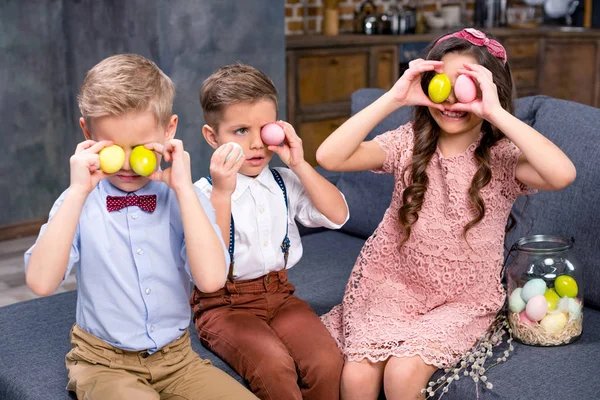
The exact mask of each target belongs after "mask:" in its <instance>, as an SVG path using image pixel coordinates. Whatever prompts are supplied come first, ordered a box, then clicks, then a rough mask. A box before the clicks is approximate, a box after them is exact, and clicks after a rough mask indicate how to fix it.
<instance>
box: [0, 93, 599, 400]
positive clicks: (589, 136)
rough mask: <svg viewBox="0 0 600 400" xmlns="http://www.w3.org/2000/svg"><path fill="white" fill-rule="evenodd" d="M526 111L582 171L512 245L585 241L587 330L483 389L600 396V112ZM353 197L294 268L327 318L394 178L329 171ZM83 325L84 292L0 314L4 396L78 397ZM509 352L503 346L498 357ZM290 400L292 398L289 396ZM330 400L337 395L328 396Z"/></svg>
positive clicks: (552, 398) (461, 394) (454, 392)
mask: <svg viewBox="0 0 600 400" xmlns="http://www.w3.org/2000/svg"><path fill="white" fill-rule="evenodd" d="M381 93H382V91H380V90H378V89H363V90H359V91H358V92H356V93H355V94H354V95H353V97H352V111H353V112H356V111H358V110H360V109H361V108H363V107H364V106H366V105H367V104H369V103H371V102H372V101H373V100H375V99H376V98H377V97H378V96H379V95H381ZM517 115H518V117H519V118H521V119H523V120H524V121H526V122H527V123H529V124H531V125H533V126H534V127H535V128H537V129H538V130H539V131H540V132H542V133H543V134H545V135H547V136H548V137H549V138H550V139H551V140H552V141H554V142H555V143H556V144H557V145H559V146H560V147H561V148H562V149H563V150H564V151H565V152H566V153H567V154H568V155H569V156H570V157H571V159H572V160H573V162H574V163H575V165H576V166H577V173H578V175H577V180H576V182H575V183H574V184H573V185H571V186H570V187H569V188H568V189H566V190H564V191H561V192H556V193H539V194H537V195H535V196H531V197H529V198H528V199H525V198H523V199H521V200H520V201H518V202H517V204H516V205H515V207H514V210H513V211H514V213H515V215H516V216H517V219H518V221H519V223H518V225H517V227H516V229H515V230H513V231H512V232H511V233H510V234H509V235H508V237H507V240H506V245H507V246H510V245H511V244H512V243H514V241H515V240H516V239H517V238H519V237H521V236H525V235H529V234H537V233H547V234H563V235H567V236H574V237H575V240H576V242H575V252H576V255H577V256H578V258H579V260H580V261H581V262H582V264H584V266H585V305H586V308H585V311H584V316H585V318H584V330H583V335H582V337H581V339H580V340H579V341H578V342H576V343H574V344H571V345H568V346H563V347H554V348H539V347H529V346H523V345H519V344H516V345H515V351H514V353H513V355H511V357H510V358H509V360H508V361H507V362H506V363H504V364H501V365H499V366H497V367H496V368H494V369H492V370H491V371H490V372H489V373H488V377H489V380H490V381H491V382H492V383H493V384H494V388H493V389H492V390H487V389H483V388H482V387H481V386H480V387H479V389H478V391H479V398H481V399H544V400H565V399H600V379H599V378H598V375H597V374H598V371H600V311H598V310H599V309H600V265H599V264H600V261H599V260H600V245H599V242H598V238H599V237H600V216H599V214H600V213H599V212H598V211H599V210H600V196H599V195H598V193H599V192H598V188H599V187H600V163H599V162H598V160H599V158H598V155H597V154H598V153H599V152H600V134H599V133H598V132H597V129H599V127H600V111H599V110H598V109H595V108H592V107H588V106H584V105H581V104H576V103H572V102H567V101H562V100H556V99H552V98H548V97H544V96H535V97H528V98H523V99H519V100H518V102H517ZM409 119H410V110H399V111H398V112H396V113H395V114H393V115H392V116H390V117H389V118H387V119H386V120H385V121H383V122H382V123H381V124H380V125H379V126H377V127H376V129H375V130H374V131H373V132H372V133H371V135H375V134H378V133H382V132H384V131H386V130H389V129H393V128H395V127H397V126H399V125H400V124H403V123H405V122H406V121H408V120H409ZM324 173H325V174H326V175H327V176H328V178H329V179H330V180H332V181H333V182H335V183H336V185H337V186H338V187H339V188H340V190H342V191H343V192H344V194H345V195H346V198H347V200H348V203H349V206H350V212H351V219H350V221H349V222H348V223H347V224H346V225H345V226H344V228H343V229H341V230H340V231H327V230H306V231H304V233H303V243H304V248H305V250H304V257H303V259H302V261H301V263H300V264H299V265H297V266H296V267H294V268H293V269H292V270H291V272H290V275H291V277H290V279H291V281H292V282H293V283H294V284H295V285H296V287H297V294H298V295H299V296H300V297H302V298H304V299H306V300H307V301H309V302H310V304H311V305H312V307H313V308H314V309H315V311H316V312H317V313H319V314H322V313H324V312H327V311H328V310H329V309H330V308H331V307H332V306H333V305H335V304H337V303H339V302H340V301H341V299H342V296H343V293H344V288H345V284H346V280H347V278H348V276H349V274H350V271H351V269H352V266H353V264H354V261H355V260H356V257H357V256H358V253H359V251H360V249H361V247H362V244H363V242H364V240H365V239H366V238H367V237H368V236H369V235H370V234H371V232H373V230H374V229H375V227H376V226H377V224H378V223H379V221H380V220H381V217H382V215H383V213H384V211H385V209H386V208H387V206H388V203H389V201H390V198H391V193H392V185H393V180H392V177H391V176H385V175H375V174H372V173H370V172H356V173H342V174H337V173H328V172H324ZM74 320H75V293H74V292H71V293H64V294H59V295H54V296H51V297H48V298H43V299H37V300H32V301H28V302H24V303H20V304H14V305H11V306H7V307H3V308H0V338H1V342H0V343H1V345H0V399H2V400H5V399H6V400H13V399H14V400H34V399H40V400H42V399H43V400H48V399H69V398H72V397H71V395H70V394H69V393H68V392H67V391H66V390H65V386H66V383H67V372H66V370H65V366H64V356H65V354H66V353H67V352H68V351H69V338H68V336H69V330H70V327H71V325H72V324H73V323H74ZM193 346H194V348H195V349H196V351H197V352H198V353H199V354H200V355H201V356H202V357H205V358H209V359H211V360H212V361H213V363H214V364H215V365H216V366H218V367H219V368H222V369H224V370H225V371H227V372H228V373H230V374H232V375H233V376H235V377H236V378H237V379H240V378H239V376H237V375H236V374H235V373H234V372H233V371H232V370H231V369H230V368H229V367H228V366H227V365H225V364H224V363H223V362H222V361H221V360H219V359H218V358H217V357H216V356H214V355H213V354H211V353H210V352H209V351H207V350H206V349H204V348H203V347H202V346H201V345H200V343H199V341H198V340H197V338H196V337H195V335H194V336H193ZM501 350H503V349H502V348H500V349H497V351H498V352H500V351H501ZM444 398H445V399H448V400H451V399H458V400H464V399H474V398H476V388H475V385H474V383H473V382H472V381H470V380H468V379H465V378H463V379H461V380H459V381H458V382H456V383H453V384H452V385H451V387H450V390H449V392H448V393H447V394H445V395H444ZM282 400H285V399H282ZM323 400H327V399H323Z"/></svg>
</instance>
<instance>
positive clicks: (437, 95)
mask: <svg viewBox="0 0 600 400" xmlns="http://www.w3.org/2000/svg"><path fill="white" fill-rule="evenodd" d="M451 89H452V83H451V82H450V78H448V75H446V74H436V75H435V76H434V77H433V78H431V81H430V82H429V86H428V88H427V92H428V94H429V98H430V99H431V101H433V102H434V103H441V102H443V101H444V100H446V99H447V98H448V96H450V90H451Z"/></svg>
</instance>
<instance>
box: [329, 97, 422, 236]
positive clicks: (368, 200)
mask: <svg viewBox="0 0 600 400" xmlns="http://www.w3.org/2000/svg"><path fill="white" fill-rule="evenodd" d="M383 93H384V91H383V90H381V89H360V90H357V91H356V92H354V93H353V94H352V115H354V114H356V113H357V112H359V111H360V110H362V109H363V108H365V107H366V106H368V105H369V104H371V103H372V102H373V101H375V100H376V99H377V98H378V97H379V96H381V95H382V94H383ZM411 119H412V109H411V108H401V109H399V110H397V111H396V112H394V113H393V114H391V115H390V116H389V117H388V118H386V119H384V120H383V121H382V122H381V123H379V124H378V125H377V126H376V127H375V128H374V129H373V130H372V131H371V133H369V135H368V136H367V140H371V139H373V138H374V137H375V136H377V135H379V134H381V133H385V132H387V131H391V130H394V129H396V128H398V127H399V126H400V125H404V124H405V123H407V122H409V121H410V120H411ZM337 187H338V189H340V191H341V192H342V193H344V196H346V201H347V202H348V208H349V209H350V219H349V220H348V222H346V224H345V225H344V226H343V227H342V231H343V232H346V233H349V234H351V235H355V236H358V237H361V238H364V239H366V238H367V237H369V236H370V235H371V234H372V233H373V231H374V230H375V228H377V225H379V222H380V221H381V220H382V219H383V214H384V212H385V210H386V209H387V208H388V206H389V205H390V201H391V200H392V191H393V188H394V177H393V176H392V175H382V174H375V173H373V172H370V171H360V172H343V173H342V174H341V176H340V178H339V181H338V183H337Z"/></svg>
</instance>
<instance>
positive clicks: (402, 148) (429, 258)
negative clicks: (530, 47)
mask: <svg viewBox="0 0 600 400" xmlns="http://www.w3.org/2000/svg"><path fill="white" fill-rule="evenodd" d="M426 54H427V56H426V58H425V59H418V60H414V61H412V62H411V63H410V64H409V69H408V70H407V71H406V72H405V73H404V74H403V75H402V77H401V78H400V79H399V80H398V82H396V84H395V85H394V87H393V88H392V89H391V90H390V91H389V92H387V93H385V94H384V95H382V96H381V97H380V98H379V99H378V100H376V101H375V102H374V103H373V104H371V105H369V106H368V107H366V108H365V109H364V110H362V111H361V112H359V113H358V114H356V115H355V116H353V117H352V118H350V119H349V120H348V121H346V122H345V123H344V124H343V125H342V126H341V127H340V128H338V129H337V130H336V131H335V132H334V133H333V134H331V136H329V138H328V139H327V140H326V141H325V142H324V143H323V144H322V145H321V147H320V148H319V150H318V152H317V160H318V161H319V163H320V164H321V165H322V166H323V167H325V168H327V169H329V170H336V171H360V170H366V169H371V170H374V171H375V172H379V173H387V174H393V175H394V176H395V187H394V193H393V196H392V201H391V204H390V206H389V208H388V209H387V211H386V212H385V215H384V217H383V221H381V223H380V224H379V226H378V228H377V229H376V231H375V232H374V233H373V235H372V236H371V237H370V238H369V239H368V240H367V241H366V243H365V245H364V247H363V249H362V252H361V254H360V256H359V258H358V260H357V262H356V265H355V266H354V269H353V271H352V274H351V276H350V280H349V282H348V284H347V287H346V293H345V295H344V300H343V302H342V304H340V305H338V306H336V307H335V308H334V309H333V310H331V312H329V313H328V314H326V315H325V316H323V318H322V319H323V322H324V323H325V325H326V326H327V328H328V329H329V331H330V332H331V334H332V335H333V336H334V338H335V339H336V340H337V343H338V345H339V346H340V348H341V349H342V351H343V353H344V356H345V364H344V370H343V373H342V384H341V395H342V399H344V400H349V399H360V400H368V399H376V398H377V396H378V394H379V392H380V390H381V385H382V384H383V386H384V390H385V394H386V397H387V399H388V400H390V399H416V398H422V397H423V396H424V394H423V393H421V389H422V388H424V387H425V385H426V384H427V381H428V380H429V378H430V377H431V376H432V374H433V373H434V372H435V371H436V370H437V369H438V368H448V367H450V366H452V365H453V364H454V363H456V361H457V360H459V359H460V357H461V356H462V355H463V354H464V353H465V352H466V351H468V350H469V349H470V348H471V347H472V346H473V345H474V344H475V341H476V340H477V339H478V338H479V337H481V335H482V334H483V333H484V332H485V331H486V330H487V328H488V327H489V326H490V323H491V322H492V321H493V319H494V317H495V315H496V313H497V312H498V311H499V310H500V308H501V307H502V305H503V303H504V298H505V292H504V290H503V287H502V284H501V271H502V256H503V243H504V233H505V227H506V224H507V219H508V217H509V214H510V210H511V208H512V205H513V203H514V201H515V199H516V198H517V197H518V196H519V195H522V194H525V193H529V192H531V191H534V190H535V189H541V190H559V189H562V188H564V187H566V186H567V185H569V184H570V183H571V182H572V181H573V180H574V179H575V167H574V165H573V164H572V163H571V161H570V160H569V158H568V157H567V156H566V155H565V154H564V153H563V152H562V151H561V150H560V149H559V148H558V147H556V146H555V145H554V144H553V143H552V142H550V141H549V140H548V139H546V138H545V137H544V136H542V135H541V134H540V133H539V132H537V131H536V130H535V129H533V128H531V127H530V126H528V125H526V124H525V123H523V122H521V121H520V120H518V119H517V118H516V117H514V116H513V115H512V112H513V95H514V92H513V85H512V78H511V72H510V68H509V66H508V63H507V62H506V52H505V50H504V48H503V47H502V45H500V44H499V43H498V42H497V41H495V40H493V39H489V38H488V37H487V36H486V35H485V34H483V33H482V32H480V31H477V30H474V29H465V30H462V31H459V32H455V33H454V34H450V35H447V36H444V37H442V38H440V39H438V40H437V41H436V42H434V43H433V44H432V45H430V46H429V48H428V50H427V53H426ZM435 73H445V74H446V75H447V76H448V77H449V79H450V81H451V82H452V85H453V87H454V82H455V81H456V79H457V77H458V76H459V75H461V74H464V75H466V76H468V77H470V78H471V79H472V80H473V81H474V82H475V83H476V86H477V92H478V96H477V98H476V99H475V100H473V101H472V102H470V103H466V104H463V103H460V102H458V100H457V99H456V96H455V94H454V90H452V91H451V93H450V96H449V97H448V98H447V99H446V100H445V101H443V102H441V103H438V104H436V103H433V102H432V101H431V100H430V99H429V98H428V96H427V95H425V93H426V92H427V88H428V84H429V82H430V80H431V78H432V77H433V76H434V74H435ZM461 79H464V78H461ZM459 97H460V96H459ZM405 106H415V117H414V121H413V122H411V123H408V124H406V125H403V126H400V127H399V128H397V129H396V130H394V131H390V132H387V133H384V134H382V135H380V136H377V137H376V138H375V139H374V140H371V141H363V140H364V139H365V137H366V136H367V134H368V133H369V132H370V131H371V130H372V129H373V128H374V127H375V125H377V124H378V123H379V122H380V121H382V120H383V119H384V118H385V117H387V116H388V115H389V114H390V113H392V112H393V111H395V110H397V109H398V108H400V107H405Z"/></svg>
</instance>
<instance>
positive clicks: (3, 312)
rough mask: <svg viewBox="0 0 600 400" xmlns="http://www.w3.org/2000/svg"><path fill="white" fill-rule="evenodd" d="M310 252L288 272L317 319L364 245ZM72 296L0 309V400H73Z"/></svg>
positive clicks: (318, 243)
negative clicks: (69, 364)
mask: <svg viewBox="0 0 600 400" xmlns="http://www.w3.org/2000/svg"><path fill="white" fill-rule="evenodd" d="M302 241H303V243H304V246H305V248H307V249H310V250H309V251H307V252H306V253H305V255H304V257H303V258H302V260H301V262H300V263H299V264H297V265H296V266H294V268H292V269H291V270H290V280H291V282H292V283H294V284H295V285H296V287H297V294H298V295H299V296H300V297H302V298H304V299H305V300H307V301H308V302H309V303H310V304H311V306H312V307H313V308H314V309H315V310H316V312H317V313H319V314H322V313H324V312H326V311H329V309H331V307H333V306H334V305H336V304H338V303H340V302H341V300H342V296H343V294H344V288H345V286H346V281H347V280H348V276H349V275H350V271H351V270H352V267H353V265H354V261H355V260H356V258H357V257H358V253H359V251H360V249H361V247H362V245H363V241H362V240H360V239H357V238H355V237H352V236H349V235H345V234H343V233H339V232H334V231H326V232H319V233H315V234H312V235H308V236H306V237H304V238H303V239H302ZM75 304H76V292H67V293H61V294H56V295H54V296H50V297H46V298H41V299H36V300H30V301H26V302H22V303H17V304H13V305H10V306H6V307H0V338H2V346H1V347H0V399H2V400H48V399H52V400H55V399H74V398H75V397H74V396H72V395H70V394H69V392H68V391H67V390H66V389H65V387H66V386H67V381H68V379H67V370H66V368H65V355H66V354H67V352H68V351H69V350H70V348H71V347H70V344H69V332H70V329H71V326H72V325H73V324H74V323H75ZM190 328H191V331H190V333H191V336H192V347H193V348H194V350H195V351H196V352H197V353H198V354H199V355H200V357H202V358H206V359H209V360H211V361H212V362H213V364H214V365H215V366H216V367H218V368H220V369H222V370H224V371H225V372H227V373H228V374H230V375H231V376H233V377H234V378H235V379H237V380H238V381H240V382H242V379H241V377H240V376H239V375H238V374H236V373H235V372H234V371H233V370H232V369H231V368H230V367H229V366H228V365H227V364H225V363H224V362H223V361H222V360H221V359H219V358H218V357H217V356H215V355H214V354H213V353H211V352H210V351H208V350H207V349H205V348H204V347H203V346H202V345H201V344H200V341H199V340H198V336H197V335H196V333H195V331H194V330H193V326H192V327H190Z"/></svg>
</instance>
